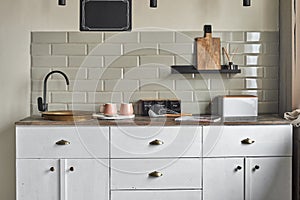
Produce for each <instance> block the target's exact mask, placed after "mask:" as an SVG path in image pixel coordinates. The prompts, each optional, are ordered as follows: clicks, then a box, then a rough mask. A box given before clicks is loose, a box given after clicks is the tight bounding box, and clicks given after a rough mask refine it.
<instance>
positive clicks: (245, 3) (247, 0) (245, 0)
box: [243, 0, 251, 6]
mask: <svg viewBox="0 0 300 200" xmlns="http://www.w3.org/2000/svg"><path fill="white" fill-rule="evenodd" d="M243 6H251V0H243Z"/></svg>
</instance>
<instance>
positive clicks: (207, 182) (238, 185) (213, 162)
mask: <svg viewBox="0 0 300 200" xmlns="http://www.w3.org/2000/svg"><path fill="white" fill-rule="evenodd" d="M244 163H246V164H245V165H244ZM291 164H292V162H291V158H288V157H277V158H276V157H274V158H245V159H244V158H205V159H204V160H203V169H204V170H203V187H204V189H203V195H204V197H203V199H209V200H215V199H230V200H242V199H246V200H259V199H264V200H282V199H291V178H292V177H291V169H292V166H291ZM244 196H245V198H244Z"/></svg>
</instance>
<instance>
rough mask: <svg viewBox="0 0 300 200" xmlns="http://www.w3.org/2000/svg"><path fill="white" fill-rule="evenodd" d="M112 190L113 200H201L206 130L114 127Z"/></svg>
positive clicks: (187, 127) (178, 127) (188, 127)
mask: <svg viewBox="0 0 300 200" xmlns="http://www.w3.org/2000/svg"><path fill="white" fill-rule="evenodd" d="M124 190H125V191H126V192H125V191H124ZM111 191H112V192H111V195H112V196H111V199H112V200H123V199H131V200H140V199H149V200H151V199H157V200H166V199H175V200H176V199H178V200H179V199H181V200H182V199H191V200H201V199H202V127H199V126H182V127H180V126H176V127H158V126H151V127H147V128H145V127H112V128H111ZM149 191H151V192H149Z"/></svg>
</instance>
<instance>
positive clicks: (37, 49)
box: [31, 31, 279, 114]
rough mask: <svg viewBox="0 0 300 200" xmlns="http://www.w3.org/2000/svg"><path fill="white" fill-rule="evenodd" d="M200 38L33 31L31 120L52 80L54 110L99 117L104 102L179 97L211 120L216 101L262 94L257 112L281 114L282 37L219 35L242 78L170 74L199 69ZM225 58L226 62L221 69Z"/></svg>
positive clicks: (150, 33)
mask: <svg viewBox="0 0 300 200" xmlns="http://www.w3.org/2000/svg"><path fill="white" fill-rule="evenodd" d="M202 36H203V31H184V32H175V31H140V32H135V31H134V32H126V33H106V32H92V33H91V32H32V34H31V37H32V40H31V80H32V87H31V92H32V94H31V97H32V99H31V113H32V114H39V112H38V110H37V102H36V101H37V100H36V98H37V97H38V96H42V88H43V85H42V84H43V79H44V77H45V75H46V74H47V73H48V72H50V71H52V70H61V71H64V72H65V73H66V74H67V75H68V76H69V78H70V86H68V87H67V86H66V85H65V81H64V80H63V79H62V77H60V75H53V76H51V78H50V79H49V80H48V93H47V100H48V103H49V110H57V109H83V110H91V111H95V112H96V111H98V110H99V106H100V104H103V103H106V102H114V103H120V102H136V101H138V100H139V99H141V98H179V99H181V100H182V110H183V112H190V113H195V114H196V113H209V112H210V108H209V106H210V104H209V103H210V101H211V100H212V99H213V98H214V97H215V96H218V95H239V94H250V95H257V96H258V99H259V113H260V114H263V113H277V112H278V88H279V85H278V77H279V76H278V71H279V65H278V63H279V62H278V61H279V33H278V32H257V31H256V32H242V31H232V32H231V31H215V32H214V33H213V36H214V37H220V38H221V45H222V47H226V48H227V49H228V51H229V54H230V55H231V56H233V55H234V58H233V61H234V63H235V64H238V65H239V67H240V69H241V70H242V73H241V74H232V75H229V74H171V68H170V66H171V65H191V64H193V65H195V64H196V54H195V42H194V38H195V37H202ZM224 59H225V58H224V56H221V63H222V64H223V63H224Z"/></svg>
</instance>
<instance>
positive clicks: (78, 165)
mask: <svg viewBox="0 0 300 200" xmlns="http://www.w3.org/2000/svg"><path fill="white" fill-rule="evenodd" d="M107 165H108V162H107V160H100V159H98V160H96V159H70V160H69V159H59V160H58V159H19V160H17V177H18V179H17V188H18V193H17V199H22V200H38V199H43V200H48V199H49V200H56V199H61V200H67V199H72V200H77V199H78V200H82V199H89V200H98V199H108V191H109V190H108V168H107ZM82 183H84V184H82Z"/></svg>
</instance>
